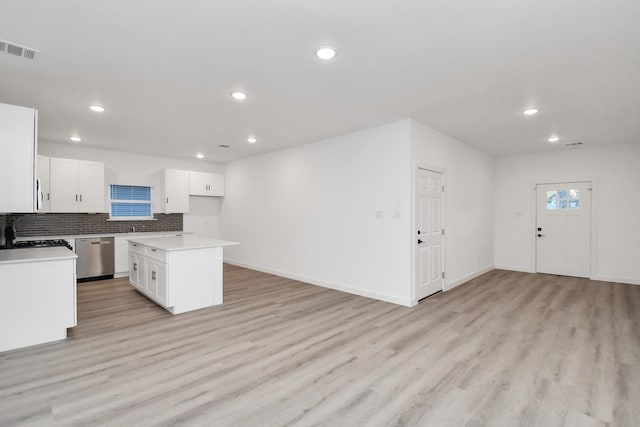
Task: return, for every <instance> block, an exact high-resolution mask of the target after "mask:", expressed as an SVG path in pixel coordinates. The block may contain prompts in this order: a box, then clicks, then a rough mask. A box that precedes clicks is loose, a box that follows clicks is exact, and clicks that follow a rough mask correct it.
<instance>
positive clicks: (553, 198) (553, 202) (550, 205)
mask: <svg viewBox="0 0 640 427" xmlns="http://www.w3.org/2000/svg"><path fill="white" fill-rule="evenodd" d="M557 201H558V192H557V191H547V209H551V210H553V209H557Z"/></svg>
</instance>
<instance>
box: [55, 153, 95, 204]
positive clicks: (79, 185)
mask: <svg viewBox="0 0 640 427" xmlns="http://www.w3.org/2000/svg"><path fill="white" fill-rule="evenodd" d="M50 177H51V181H50V192H51V200H50V209H51V212H106V209H105V193H104V191H105V185H104V163H100V162H90V161H87V160H72V159H58V158H55V157H52V158H51V159H50Z"/></svg>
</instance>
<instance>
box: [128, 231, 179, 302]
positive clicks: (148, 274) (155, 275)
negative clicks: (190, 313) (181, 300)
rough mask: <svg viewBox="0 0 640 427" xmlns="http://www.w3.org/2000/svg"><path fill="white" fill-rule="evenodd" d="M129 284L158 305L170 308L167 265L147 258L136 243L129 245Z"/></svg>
mask: <svg viewBox="0 0 640 427" xmlns="http://www.w3.org/2000/svg"><path fill="white" fill-rule="evenodd" d="M129 283H131V284H132V285H133V286H134V287H135V288H136V289H138V290H139V291H141V292H142V293H144V294H145V295H146V296H148V297H149V298H151V299H152V300H154V301H155V302H157V303H158V304H160V305H162V306H164V307H169V306H170V301H169V298H168V295H169V292H168V289H167V264H166V263H164V262H162V261H160V260H158V259H154V258H152V257H151V256H147V255H146V254H145V250H144V248H143V247H142V246H141V245H140V244H138V243H129Z"/></svg>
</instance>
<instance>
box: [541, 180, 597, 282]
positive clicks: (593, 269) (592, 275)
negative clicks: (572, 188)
mask: <svg viewBox="0 0 640 427" xmlns="http://www.w3.org/2000/svg"><path fill="white" fill-rule="evenodd" d="M571 182H591V253H590V259H589V262H590V264H591V265H590V266H589V279H590V280H596V279H597V277H598V215H597V212H598V203H599V197H598V193H599V192H598V179H597V178H595V177H584V176H582V177H578V178H567V177H564V178H562V179H536V180H532V181H531V182H530V184H531V185H530V188H531V193H530V198H529V200H530V201H531V210H530V212H531V222H530V227H529V229H530V230H531V237H530V240H529V242H530V243H529V244H530V248H531V259H530V265H531V273H537V272H538V271H537V265H538V263H537V253H538V251H537V246H536V245H537V242H536V233H537V221H538V211H537V208H538V206H537V204H538V200H537V189H536V186H537V185H544V184H563V183H571Z"/></svg>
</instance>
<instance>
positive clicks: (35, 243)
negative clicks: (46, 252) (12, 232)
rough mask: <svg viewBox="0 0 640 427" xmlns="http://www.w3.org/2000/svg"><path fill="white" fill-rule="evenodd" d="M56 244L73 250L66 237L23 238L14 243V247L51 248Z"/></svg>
mask: <svg viewBox="0 0 640 427" xmlns="http://www.w3.org/2000/svg"><path fill="white" fill-rule="evenodd" d="M56 246H65V247H67V248H69V250H73V248H72V247H71V245H70V244H69V242H67V241H66V240H64V239H52V240H21V241H18V242H15V243H14V244H13V247H14V248H16V249H17V248H51V247H56Z"/></svg>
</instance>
